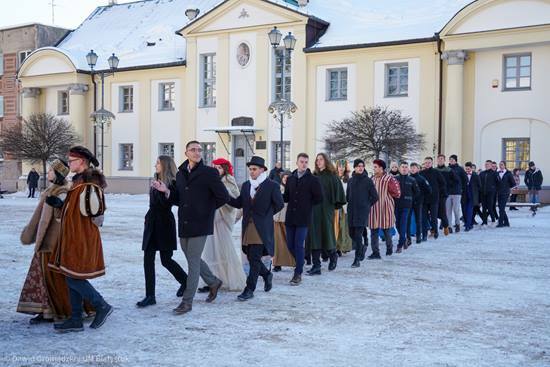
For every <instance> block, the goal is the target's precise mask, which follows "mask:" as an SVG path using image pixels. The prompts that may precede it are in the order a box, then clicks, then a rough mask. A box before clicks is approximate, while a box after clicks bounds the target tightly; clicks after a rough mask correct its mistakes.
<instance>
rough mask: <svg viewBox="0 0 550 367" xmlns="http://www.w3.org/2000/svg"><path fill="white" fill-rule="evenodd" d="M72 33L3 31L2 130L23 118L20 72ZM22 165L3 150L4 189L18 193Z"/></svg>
mask: <svg viewBox="0 0 550 367" xmlns="http://www.w3.org/2000/svg"><path fill="white" fill-rule="evenodd" d="M67 32H68V30H67V29H63V28H58V27H51V26H45V25H42V24H26V25H20V26H14V27H6V28H1V29H0V130H1V129H4V128H8V127H11V126H13V125H14V124H16V123H18V122H19V121H20V119H21V91H20V88H19V83H18V82H17V71H18V69H19V67H20V66H21V65H22V64H23V62H24V61H25V59H26V58H27V57H28V56H29V55H30V54H31V52H32V51H34V50H35V49H37V48H41V47H45V46H51V45H55V44H56V43H57V42H58V41H59V40H60V39H61V38H63V36H65V35H66V34H67ZM21 173H22V172H21V162H19V161H17V160H14V159H12V157H10V155H9V154H3V153H2V152H1V151H0V183H2V189H3V190H10V191H11V190H17V188H18V185H17V183H18V180H19V177H20V176H21Z"/></svg>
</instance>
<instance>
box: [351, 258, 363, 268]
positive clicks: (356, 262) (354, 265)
mask: <svg viewBox="0 0 550 367" xmlns="http://www.w3.org/2000/svg"><path fill="white" fill-rule="evenodd" d="M360 266H361V261H359V259H358V258H355V260H353V264H351V267H352V268H358V267H360Z"/></svg>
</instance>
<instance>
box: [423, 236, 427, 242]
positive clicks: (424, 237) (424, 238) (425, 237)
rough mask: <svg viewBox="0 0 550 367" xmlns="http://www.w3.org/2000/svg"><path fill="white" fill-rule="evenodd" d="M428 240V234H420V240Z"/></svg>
mask: <svg viewBox="0 0 550 367" xmlns="http://www.w3.org/2000/svg"><path fill="white" fill-rule="evenodd" d="M427 241H428V235H427V234H423V235H422V242H427Z"/></svg>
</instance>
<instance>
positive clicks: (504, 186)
mask: <svg viewBox="0 0 550 367" xmlns="http://www.w3.org/2000/svg"><path fill="white" fill-rule="evenodd" d="M513 187H516V180H514V175H513V174H512V172H510V171H509V170H506V171H505V172H504V175H503V176H502V178H500V174H499V173H498V172H497V195H498V196H506V197H508V196H510V190H511V189H512V188H513Z"/></svg>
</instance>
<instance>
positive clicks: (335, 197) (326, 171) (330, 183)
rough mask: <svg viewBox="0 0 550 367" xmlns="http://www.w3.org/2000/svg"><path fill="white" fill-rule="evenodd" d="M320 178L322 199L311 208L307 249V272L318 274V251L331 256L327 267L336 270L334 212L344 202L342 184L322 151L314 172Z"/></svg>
mask: <svg viewBox="0 0 550 367" xmlns="http://www.w3.org/2000/svg"><path fill="white" fill-rule="evenodd" d="M313 174H314V175H315V176H317V177H318V178H319V181H321V186H322V187H323V201H322V202H321V204H318V205H316V206H314V207H313V215H312V218H311V223H310V225H309V229H308V236H307V240H306V250H308V251H311V255H312V259H313V266H312V267H311V269H310V270H309V271H308V272H307V273H308V274H309V275H321V253H322V252H323V251H324V252H326V253H327V254H329V256H330V262H329V266H328V270H329V271H332V270H334V269H336V264H337V261H338V255H337V253H336V236H335V233H334V223H335V222H334V215H335V212H336V210H338V209H340V208H342V207H343V206H344V205H345V204H346V195H345V193H344V189H343V188H342V183H341V182H340V179H339V178H338V176H337V174H336V169H335V168H334V165H333V164H332V162H331V161H330V160H329V158H328V156H327V155H326V154H325V153H319V154H317V158H316V159H315V171H314V173H313Z"/></svg>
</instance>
